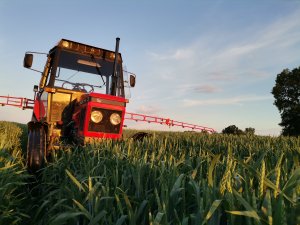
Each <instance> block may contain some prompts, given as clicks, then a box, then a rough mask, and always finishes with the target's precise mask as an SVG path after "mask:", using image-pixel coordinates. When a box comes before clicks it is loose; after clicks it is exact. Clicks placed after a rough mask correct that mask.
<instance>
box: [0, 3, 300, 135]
mask: <svg viewBox="0 0 300 225" xmlns="http://www.w3.org/2000/svg"><path fill="white" fill-rule="evenodd" d="M116 37H120V39H121V41H120V52H121V53H122V58H123V61H124V64H125V65H126V68H127V70H128V71H130V72H133V73H135V74H136V75H137V80H136V82H137V83H136V86H135V88H133V89H131V98H130V103H129V104H128V105H127V111H128V112H136V113H143V114H147V115H156V116H161V117H166V118H171V119H174V120H177V121H182V122H187V123H192V124H198V125H203V126H207V127H211V128H214V129H216V130H217V131H218V132H221V131H222V129H224V128H225V127H227V126H229V125H236V126H237V127H239V128H240V129H242V130H244V129H245V128H247V127H253V128H255V130H256V134H261V135H271V136H273V135H278V134H279V133H280V131H281V127H280V126H278V123H280V121H281V119H280V114H279V112H278V110H277V108H276V107H275V106H274V105H273V102H274V98H273V96H272V94H271V90H272V88H273V86H274V85H275V79H276V76H277V74H279V73H280V72H281V71H282V70H283V69H286V68H287V69H290V70H292V69H294V68H296V67H299V66H300V54H299V52H300V1H298V0H251V1H250V0H249V1H247V0H239V1H238V0H213V1H209V0H202V1H201V0H189V1H183V0H164V1H159V0H151V1H146V0H140V1H138V0H127V1H125V0H111V1H102V0H84V1H80V0H77V1H75V0H65V1H63V0H52V1H42V0H27V1H21V0H0V96H1V95H10V96H20V97H27V98H32V97H33V91H32V89H33V85H35V84H38V83H39V79H40V74H39V73H36V72H34V71H31V70H28V69H25V68H24V67H23V57H24V53H25V52H26V51H37V52H45V53H47V52H48V51H49V50H50V49H51V48H52V47H53V46H54V45H55V44H56V43H57V42H58V41H59V40H60V39H62V38H66V39H70V40H74V41H77V42H82V43H86V44H89V45H93V46H98V47H102V48H105V49H111V50H114V48H115V38H116ZM43 57H44V56H35V58H34V68H37V69H40V70H42V69H43V67H44V63H45V57H44V58H43ZM31 114H32V111H30V110H25V111H23V110H21V109H18V108H13V107H1V108H0V120H7V121H16V122H21V123H26V122H28V121H29V120H30V119H31ZM126 123H127V124H128V127H129V128H137V129H167V130H169V129H170V130H174V129H172V128H168V127H162V126H157V125H152V124H147V123H131V122H126Z"/></svg>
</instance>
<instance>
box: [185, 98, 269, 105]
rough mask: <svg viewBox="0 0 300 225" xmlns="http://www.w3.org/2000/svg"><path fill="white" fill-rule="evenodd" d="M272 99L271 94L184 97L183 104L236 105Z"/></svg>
mask: <svg viewBox="0 0 300 225" xmlns="http://www.w3.org/2000/svg"><path fill="white" fill-rule="evenodd" d="M270 99H272V97H271V96H236V97H232V98H220V99H205V100H194V99H185V100H183V104H184V106H186V107H192V106H200V105H201V106H203V105H238V104H242V103H245V102H257V101H265V100H270Z"/></svg>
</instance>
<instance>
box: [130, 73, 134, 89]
mask: <svg viewBox="0 0 300 225" xmlns="http://www.w3.org/2000/svg"><path fill="white" fill-rule="evenodd" d="M129 83H130V87H134V86H135V75H134V74H131V75H130V77H129Z"/></svg>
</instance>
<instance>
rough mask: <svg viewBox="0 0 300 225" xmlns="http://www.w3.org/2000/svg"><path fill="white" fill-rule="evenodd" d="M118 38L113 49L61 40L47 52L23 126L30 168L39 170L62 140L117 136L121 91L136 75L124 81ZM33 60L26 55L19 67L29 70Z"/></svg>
mask: <svg viewBox="0 0 300 225" xmlns="http://www.w3.org/2000/svg"><path fill="white" fill-rule="evenodd" d="M119 40H120V39H119V38H117V39H116V47H115V51H110V50H106V49H102V48H98V47H93V46H90V45H85V44H81V43H78V42H74V41H70V40H66V39H62V40H61V41H59V42H58V44H57V45H56V46H55V47H53V48H52V49H51V50H50V51H49V53H48V54H47V61H46V64H45V67H44V70H43V72H41V73H42V76H41V80H40V83H39V86H38V87H36V88H35V91H36V92H35V104H34V110H33V115H32V121H31V122H29V123H28V128H29V135H28V149H27V154H28V164H29V167H32V168H33V169H34V168H39V167H40V166H41V164H42V162H43V158H44V157H45V155H46V154H47V152H48V151H49V150H51V149H53V148H55V147H56V146H58V143H59V142H60V141H61V140H67V141H71V142H73V143H87V142H91V141H93V140H94V139H99V138H112V139H120V138H121V137H122V127H123V121H124V116H125V107H126V103H128V99H127V98H126V92H125V89H126V88H129V87H130V86H131V87H134V86H135V75H134V74H130V78H129V81H128V78H127V73H126V74H125V72H124V71H123V66H122V56H121V54H120V53H119ZM32 62H33V52H28V53H26V54H25V58H24V67H26V68H29V69H31V67H32ZM33 70H34V69H33ZM125 75H126V76H125Z"/></svg>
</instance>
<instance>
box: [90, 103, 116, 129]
mask: <svg viewBox="0 0 300 225" xmlns="http://www.w3.org/2000/svg"><path fill="white" fill-rule="evenodd" d="M95 110H97V111H100V112H101V113H102V114H103V119H102V120H101V122H99V123H94V122H93V121H91V120H90V123H89V128H88V130H89V131H92V132H103V133H111V134H118V133H119V132H120V125H121V123H122V122H121V123H120V124H118V125H113V124H111V122H110V120H109V118H110V115H111V114H113V113H117V114H119V115H120V117H121V118H122V111H117V110H111V109H101V108H95V107H94V108H92V110H91V112H92V111H95Z"/></svg>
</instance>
